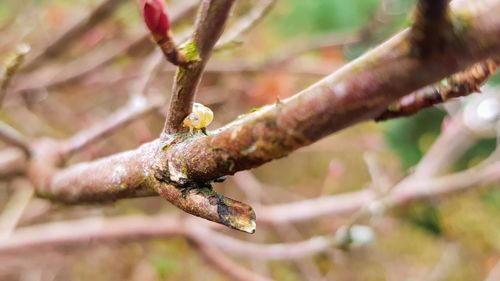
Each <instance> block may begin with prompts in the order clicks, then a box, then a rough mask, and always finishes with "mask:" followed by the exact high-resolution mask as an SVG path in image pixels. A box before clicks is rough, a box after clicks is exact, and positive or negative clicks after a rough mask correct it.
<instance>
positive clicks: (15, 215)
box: [0, 180, 34, 240]
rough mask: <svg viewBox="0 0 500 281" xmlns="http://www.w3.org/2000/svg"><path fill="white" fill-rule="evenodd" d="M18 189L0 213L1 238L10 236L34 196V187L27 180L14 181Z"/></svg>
mask: <svg viewBox="0 0 500 281" xmlns="http://www.w3.org/2000/svg"><path fill="white" fill-rule="evenodd" d="M14 185H15V188H16V191H15V193H14V195H12V196H11V198H10V200H9V202H8V203H7V204H6V205H5V208H4V211H3V212H2V214H1V215H0V240H2V239H6V238H8V237H9V236H10V235H11V233H12V231H13V230H14V229H15V227H16V226H17V224H18V222H19V220H20V219H21V216H22V214H23V212H24V210H25V208H26V207H27V206H28V204H29V202H30V200H31V198H33V194H34V192H33V188H32V187H31V186H30V184H29V182H26V180H17V181H14Z"/></svg>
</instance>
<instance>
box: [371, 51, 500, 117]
mask: <svg viewBox="0 0 500 281" xmlns="http://www.w3.org/2000/svg"><path fill="white" fill-rule="evenodd" d="M498 64H499V62H498V61H497V60H495V59H488V60H486V61H484V62H480V63H478V64H475V65H473V66H472V67H470V68H468V69H466V70H464V71H462V72H459V73H457V74H454V75H452V76H451V77H450V78H447V79H446V80H445V81H444V82H442V83H440V84H437V85H433V86H428V87H425V88H423V89H421V90H418V91H416V92H414V93H411V94H410V95H407V96H404V97H403V98H401V99H400V100H399V101H397V102H395V103H393V104H391V105H390V106H389V108H388V109H387V110H386V111H384V112H383V113H382V114H381V115H380V116H379V117H377V118H375V120H376V121H385V120H388V119H393V118H399V117H403V116H410V115H413V114H415V113H417V112H419V111H420V110H422V109H425V108H428V107H431V106H433V105H436V104H440V103H443V102H446V101H448V100H450V99H453V98H458V97H463V96H467V95H470V94H472V93H475V92H480V87H481V86H482V85H483V84H484V83H486V81H488V79H489V78H490V77H491V76H492V75H494V74H495V73H496V71H497V68H498Z"/></svg>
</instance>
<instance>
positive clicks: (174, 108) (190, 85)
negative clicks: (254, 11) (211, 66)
mask: <svg viewBox="0 0 500 281" xmlns="http://www.w3.org/2000/svg"><path fill="white" fill-rule="evenodd" d="M233 4H234V0H204V1H203V2H202V5H201V9H200V13H199V15H198V18H197V21H196V28H195V31H194V35H193V38H192V39H191V40H189V41H188V42H187V43H185V52H186V54H187V56H188V59H189V60H197V61H196V62H193V63H192V64H191V65H190V66H189V68H187V69H186V68H182V67H180V68H178V70H177V73H176V75H175V83H174V87H173V89H172V96H171V100H170V106H169V110H168V115H167V119H166V121H165V127H164V129H163V131H164V132H165V133H167V134H175V133H179V132H183V131H186V128H184V127H183V126H182V121H183V120H184V118H186V116H188V115H189V113H191V110H192V106H193V102H194V96H195V95H196V91H197V89H198V85H199V83H200V80H201V77H202V74H203V70H204V69H205V65H206V64H207V61H208V59H209V58H210V55H211V53H212V49H213V47H214V46H215V43H216V42H217V40H218V39H219V37H220V36H221V34H222V31H223V30H224V26H225V24H226V21H227V18H228V17H229V12H230V11H231V8H232V6H233Z"/></svg>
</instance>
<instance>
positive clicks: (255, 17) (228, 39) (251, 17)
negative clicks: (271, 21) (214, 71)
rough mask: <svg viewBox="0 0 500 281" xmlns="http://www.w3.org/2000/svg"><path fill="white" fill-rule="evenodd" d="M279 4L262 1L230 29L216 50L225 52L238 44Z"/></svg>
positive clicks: (274, 0) (275, 0)
mask: <svg viewBox="0 0 500 281" xmlns="http://www.w3.org/2000/svg"><path fill="white" fill-rule="evenodd" d="M277 2H278V0H262V1H260V3H259V4H257V6H255V7H254V8H252V10H251V11H250V12H249V13H248V14H247V15H246V16H244V17H242V18H240V19H239V20H238V21H237V22H236V23H235V24H234V25H233V26H232V27H231V29H229V31H228V32H227V34H224V36H222V38H221V39H220V40H219V42H217V44H216V45H215V47H214V50H224V49H227V48H228V47H230V46H231V45H233V44H236V43H238V39H239V38H240V37H242V36H244V35H245V34H246V33H248V32H249V31H250V30H252V28H254V27H255V26H257V25H258V24H259V23H260V22H261V21H262V20H263V19H264V18H265V17H266V16H267V14H268V13H269V12H270V11H271V10H272V8H273V7H274V5H275V4H276V3H277Z"/></svg>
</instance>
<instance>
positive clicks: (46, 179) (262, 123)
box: [29, 1, 500, 222]
mask: <svg viewBox="0 0 500 281" xmlns="http://www.w3.org/2000/svg"><path fill="white" fill-rule="evenodd" d="M217 3H221V2H217ZM498 11H500V2H498V1H496V2H490V4H489V6H486V7H485V8H484V9H483V10H480V11H478V12H477V13H474V15H472V16H470V18H468V30H467V32H464V33H463V34H462V35H461V38H459V42H455V43H453V42H452V43H453V44H450V45H447V46H445V47H446V52H445V53H443V54H441V55H439V56H435V57H433V58H432V60H425V61H422V60H419V59H415V57H414V56H413V55H412V54H411V50H410V44H409V43H408V42H409V41H408V40H409V39H408V32H403V33H401V34H399V35H397V36H395V37H394V38H393V39H391V40H390V41H389V42H387V43H385V44H383V45H381V46H380V47H379V48H377V49H375V50H373V51H371V52H370V53H368V54H367V55H365V56H363V57H361V58H359V59H358V60H356V61H354V62H352V63H351V64H349V65H347V66H346V67H344V68H342V69H341V70H339V71H337V72H336V73H334V74H332V75H331V76H329V77H326V78H325V79H323V80H322V81H320V82H318V83H317V84H315V85H313V86H311V87H310V88H308V89H306V90H304V91H303V92H301V93H299V94H298V95H296V96H294V97H292V98H290V99H288V100H286V101H284V102H280V103H277V104H276V105H274V106H268V107H265V108H263V109H261V110H259V111H257V112H254V113H252V114H249V115H247V116H246V117H243V118H240V119H238V120H237V121H235V122H233V123H232V124H229V125H228V126H226V127H224V128H221V129H220V130H218V131H215V132H213V133H212V135H211V136H208V137H207V136H204V135H201V134H200V135H194V136H187V138H186V139H182V138H181V139H177V140H176V141H175V143H174V144H170V145H169V146H166V144H165V143H164V142H165V140H158V141H154V142H152V143H149V144H146V145H143V146H141V147H140V148H138V149H136V150H133V151H129V152H125V153H121V154H117V155H114V156H111V157H108V158H104V159H102V160H99V161H93V162H89V163H82V164H77V165H74V166H71V167H68V168H65V169H62V170H57V169H56V168H55V167H57V166H58V164H59V163H60V159H59V157H60V155H57V154H54V153H49V152H50V151H57V148H54V147H57V143H50V142H39V143H37V145H36V148H34V151H36V153H34V156H33V160H32V161H31V163H30V169H29V174H30V178H31V179H32V181H33V182H34V183H35V185H36V186H37V188H38V189H39V193H40V194H41V195H43V196H45V197H50V198H53V199H55V200H60V201H69V202H80V201H88V200H96V201H99V200H109V199H117V198H122V197H130V196H141V195H145V194H151V193H154V192H155V191H156V192H164V190H165V189H167V190H170V191H172V194H174V195H173V196H172V197H170V198H171V200H172V201H174V202H172V203H174V204H177V205H178V206H179V207H181V208H183V207H185V208H186V209H187V210H186V211H192V208H193V206H196V205H189V204H188V205H183V203H182V200H186V202H187V201H188V200H193V202H191V203H195V202H194V201H195V200H198V199H197V198H195V197H193V198H191V199H189V198H188V199H184V198H183V196H182V191H180V190H179V189H178V188H179V182H178V180H179V179H181V178H185V179H188V180H189V181H191V182H198V183H206V182H208V181H210V180H214V179H216V178H219V177H220V176H224V175H228V174H234V173H235V172H237V171H239V170H244V169H249V168H252V167H256V166H259V165H261V164H263V163H265V162H268V161H271V160H273V159H276V158H279V157H283V156H286V155H287V154H289V153H291V152H292V151H294V150H295V149H298V148H299V147H302V146H304V145H307V144H310V143H311V142H313V141H316V140H318V139H320V138H321V137H324V136H326V135H328V134H331V133H333V132H335V131H338V130H340V129H342V128H345V127H348V126H351V125H353V124H355V123H357V122H360V121H363V120H369V119H372V118H374V117H376V116H379V115H380V113H381V112H383V111H384V110H385V109H386V108H387V106H388V105H389V104H390V103H391V102H393V101H395V100H397V99H398V98H400V97H401V96H403V95H404V94H405V93H410V92H412V91H414V90H416V89H419V88H421V87H423V86H425V85H429V84H431V83H434V82H436V81H438V80H440V79H442V78H443V77H447V76H449V75H451V74H453V73H456V72H458V71H459V70H461V69H465V68H467V67H469V66H470V65H472V64H474V63H477V62H479V61H484V60H485V59H487V58H488V57H490V56H492V54H495V53H496V52H497V51H498V50H499V49H500V39H499V38H500V36H499V35H500V19H499V18H498V17H495V15H496V13H497V12H498ZM465 42H466V43H465ZM416 74H418V75H416ZM185 137H186V136H185ZM158 175H161V177H158ZM159 178H160V179H163V183H161V182H160V181H159V180H158V179H159ZM174 178H175V179H174ZM169 181H172V182H176V186H173V185H171V184H169ZM158 184H161V185H164V186H163V187H162V188H158ZM192 194H193V195H198V194H197V193H196V192H194V191H191V192H188V194H187V195H188V196H190V195H192ZM200 194H203V193H200ZM201 197H203V196H201ZM167 198H169V197H168V196H167ZM179 198H182V200H181V199H179ZM204 198H205V199H203V200H206V199H210V196H208V197H204ZM209 203H210V202H209ZM204 204H206V203H204ZM199 206H208V205H203V204H201V205H199ZM190 208H191V209H190ZM215 209H216V208H212V209H211V210H215ZM210 216H211V217H209V215H207V217H208V218H209V219H211V218H213V217H216V216H214V215H210ZM219 219H220V221H221V222H223V221H224V219H223V218H221V216H220V215H219Z"/></svg>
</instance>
